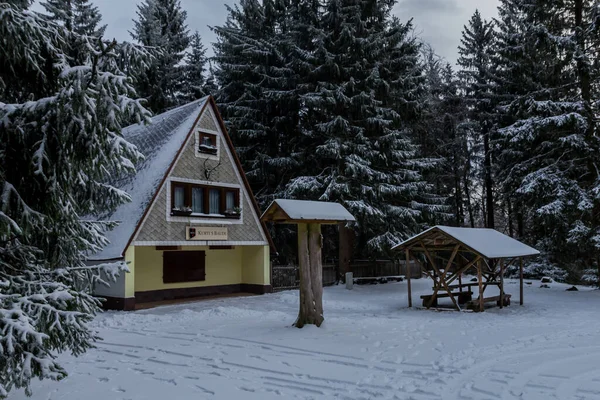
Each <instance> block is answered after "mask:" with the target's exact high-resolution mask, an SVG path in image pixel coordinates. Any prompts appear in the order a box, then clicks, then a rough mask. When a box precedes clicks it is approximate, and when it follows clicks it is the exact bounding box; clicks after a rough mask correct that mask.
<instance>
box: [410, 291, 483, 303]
mask: <svg viewBox="0 0 600 400" xmlns="http://www.w3.org/2000/svg"><path fill="white" fill-rule="evenodd" d="M452 296H454V297H457V298H458V304H465V303H467V302H468V301H470V300H471V299H472V298H473V292H471V291H468V292H455V293H452ZM432 297H433V294H425V295H423V296H421V299H423V307H427V306H429V302H430V301H431V298H432ZM444 297H450V294H448V293H447V292H443V293H438V294H437V295H436V296H435V300H434V301H433V303H431V307H437V305H438V299H440V298H444Z"/></svg>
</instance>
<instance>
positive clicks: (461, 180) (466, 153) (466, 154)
mask: <svg viewBox="0 0 600 400" xmlns="http://www.w3.org/2000/svg"><path fill="white" fill-rule="evenodd" d="M422 53H423V66H424V74H425V77H426V87H427V93H426V95H425V103H424V106H423V117H422V118H421V121H420V122H419V123H418V124H417V127H416V132H417V137H418V144H419V146H420V153H421V154H422V155H425V156H428V157H432V158H438V159H440V162H439V163H437V165H435V167H434V168H431V169H430V170H428V171H427V172H426V173H425V174H424V176H425V178H426V180H427V181H429V182H432V183H433V185H434V186H435V192H436V193H438V194H443V195H445V196H447V197H448V202H449V204H450V205H451V206H452V214H453V219H452V221H451V222H452V223H453V224H454V225H456V226H463V225H464V224H465V223H466V222H467V216H469V221H470V222H471V223H473V210H472V206H471V201H470V200H471V199H470V196H469V194H470V190H471V187H473V185H472V183H471V162H472V160H471V151H470V143H469V135H468V133H469V132H470V131H469V129H467V128H468V124H467V123H466V121H467V109H466V106H465V102H464V101H463V98H462V96H461V94H460V92H459V87H460V82H459V80H458V79H457V78H456V75H455V73H454V71H453V70H452V67H451V66H450V64H448V63H446V62H444V61H443V60H442V59H441V58H440V57H439V56H438V55H437V54H435V52H434V51H433V49H431V48H430V47H427V46H425V48H424V50H423V52H422Z"/></svg>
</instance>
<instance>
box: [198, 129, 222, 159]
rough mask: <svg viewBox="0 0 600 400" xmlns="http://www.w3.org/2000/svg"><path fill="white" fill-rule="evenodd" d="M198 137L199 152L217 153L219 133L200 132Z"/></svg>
mask: <svg viewBox="0 0 600 400" xmlns="http://www.w3.org/2000/svg"><path fill="white" fill-rule="evenodd" d="M198 139H199V140H198V152H199V153H204V154H213V155H214V154H217V135H213V134H210V133H204V132H200V136H199V138H198Z"/></svg>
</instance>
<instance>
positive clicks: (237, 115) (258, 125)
mask: <svg viewBox="0 0 600 400" xmlns="http://www.w3.org/2000/svg"><path fill="white" fill-rule="evenodd" d="M293 9H294V7H293V6H292V5H289V4H287V3H286V2H285V1H283V0H265V1H264V2H263V3H262V4H261V3H260V2H259V1H257V0H243V1H241V2H240V6H239V7H238V6H236V7H235V8H230V9H229V17H228V20H227V23H226V24H225V26H222V27H215V28H214V31H215V33H216V34H217V37H218V41H217V43H216V44H215V58H214V59H215V62H216V63H217V65H218V66H219V68H218V70H217V71H216V75H217V80H218V83H219V86H220V92H219V96H218V101H219V105H220V107H221V109H222V111H223V115H224V118H225V119H226V121H227V123H228V125H229V126H230V132H231V135H232V139H233V141H234V143H235V144H236V147H237V149H238V151H239V152H240V156H241V159H242V162H243V163H244V168H245V171H246V174H247V176H248V177H249V179H250V182H251V184H252V187H253V189H254V192H255V193H256V195H257V198H258V201H259V204H261V205H262V206H266V205H267V204H268V202H270V201H271V200H272V199H273V198H274V197H276V196H278V193H280V192H281V189H282V185H283V182H286V181H288V180H289V179H290V177H292V176H294V174H295V173H296V171H297V169H298V167H299V164H298V162H297V160H295V159H294V158H293V157H292V155H293V154H294V152H295V148H296V142H297V139H298V137H299V135H300V133H299V116H300V103H299V97H298V90H299V84H300V82H299V81H298V76H297V75H296V74H297V72H296V68H295V63H296V62H297V57H296V49H295V44H294V42H293V40H292V36H291V31H292V29H293V28H294V27H295V22H294V20H293V15H292V10H293Z"/></svg>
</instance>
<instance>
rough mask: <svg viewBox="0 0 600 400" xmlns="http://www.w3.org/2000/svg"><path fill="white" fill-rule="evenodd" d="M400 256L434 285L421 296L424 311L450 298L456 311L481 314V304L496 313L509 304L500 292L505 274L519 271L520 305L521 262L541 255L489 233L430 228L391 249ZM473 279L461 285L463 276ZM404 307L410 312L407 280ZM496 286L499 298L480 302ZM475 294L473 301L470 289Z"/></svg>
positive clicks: (520, 299)
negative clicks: (511, 268) (491, 305)
mask: <svg viewBox="0 0 600 400" xmlns="http://www.w3.org/2000/svg"><path fill="white" fill-rule="evenodd" d="M393 250H394V251H398V252H402V251H403V252H404V253H405V258H406V263H407V265H408V264H409V263H410V261H411V260H414V261H415V262H416V263H417V265H419V266H420V267H421V270H422V272H423V273H424V274H425V275H427V276H428V277H430V278H431V279H432V280H433V288H432V290H433V293H432V294H431V295H423V296H421V299H422V300H423V306H424V307H427V308H428V309H429V308H431V307H437V306H438V299H439V298H444V297H445V298H450V300H451V301H452V304H453V305H454V307H455V308H456V309H457V310H462V308H467V309H471V310H473V311H483V310H484V306H485V303H489V302H496V304H497V305H498V306H499V307H501V308H502V307H503V306H506V305H509V304H510V297H511V295H510V294H507V293H505V291H504V274H505V271H506V269H507V268H508V267H509V266H510V265H513V264H514V263H518V265H519V271H520V273H519V280H520V286H519V289H520V290H519V294H520V297H519V303H520V304H521V305H523V258H524V257H529V256H535V255H538V254H540V253H539V251H537V250H536V249H534V248H532V247H529V246H527V245H526V244H524V243H521V242H519V241H518V240H516V239H513V238H511V237H510V236H507V235H504V234H502V233H500V232H498V231H496V230H494V229H483V228H456V227H449V226H434V227H433V228H430V229H427V230H426V231H424V232H422V233H420V234H418V235H416V236H414V237H412V238H410V239H408V240H406V241H404V242H402V243H400V244H398V245H396V246H394V248H393ZM467 273H474V274H475V275H476V276H477V280H476V282H472V281H469V282H463V279H462V276H463V274H467ZM407 285H408V306H409V307H412V290H411V280H410V276H407ZM490 286H496V287H498V289H499V292H500V294H499V295H497V296H489V297H485V290H486V289H487V288H488V287H490ZM473 287H477V288H478V297H477V299H475V300H473V299H472V296H473V291H472V288H473Z"/></svg>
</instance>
